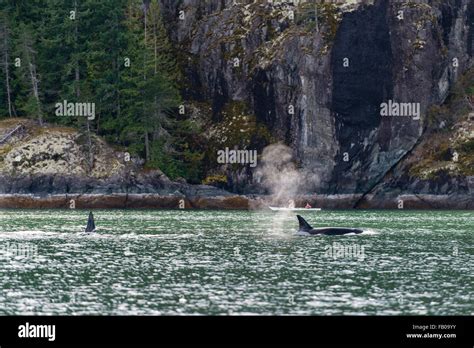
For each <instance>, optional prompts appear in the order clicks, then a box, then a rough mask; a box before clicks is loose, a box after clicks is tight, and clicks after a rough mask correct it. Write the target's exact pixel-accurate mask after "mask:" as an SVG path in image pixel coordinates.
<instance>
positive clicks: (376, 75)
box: [331, 2, 393, 192]
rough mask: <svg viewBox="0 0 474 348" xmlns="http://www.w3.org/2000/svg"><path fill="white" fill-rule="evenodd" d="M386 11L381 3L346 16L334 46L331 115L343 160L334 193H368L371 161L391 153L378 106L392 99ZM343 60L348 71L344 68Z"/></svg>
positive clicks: (337, 168) (336, 169) (335, 177)
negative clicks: (387, 152) (380, 154)
mask: <svg viewBox="0 0 474 348" xmlns="http://www.w3.org/2000/svg"><path fill="white" fill-rule="evenodd" d="M387 12H388V6H387V4H386V2H379V3H378V4H376V5H375V6H369V7H366V8H363V9H361V10H359V11H355V12H352V13H348V14H346V15H345V16H344V18H343V21H342V23H341V25H340V27H339V31H338V33H337V36H336V40H335V42H334V49H333V50H332V59H331V64H332V68H333V71H332V76H333V81H334V82H333V92H332V111H333V113H334V116H335V119H336V129H337V132H336V138H337V142H338V143H339V146H340V148H339V153H338V156H339V158H340V159H341V160H338V161H337V164H336V166H335V167H334V171H333V180H332V182H333V185H332V191H335V192H337V191H341V190H342V191H352V192H361V191H362V192H364V191H365V190H366V189H367V188H368V186H370V184H371V182H372V181H373V180H374V179H376V176H377V173H373V172H371V171H370V166H371V164H372V163H371V162H372V161H371V157H372V156H374V154H375V152H376V151H377V150H379V149H380V151H384V152H386V151H387V150H389V143H390V141H389V136H390V134H389V133H388V132H387V133H386V134H383V129H381V132H379V128H380V125H381V122H382V120H381V116H380V105H381V104H382V103H383V102H385V101H387V100H389V99H392V98H393V74H392V69H393V62H392V56H393V53H392V47H391V44H390V43H391V41H390V33H389V31H390V28H389V22H388V18H387V17H388V15H389V13H387ZM344 59H346V60H347V61H346V62H347V65H349V66H347V65H346V66H344ZM380 134H382V136H380V137H377V135H380ZM377 138H378V139H377ZM344 154H345V156H346V158H347V161H344ZM375 155H376V154H375ZM379 172H380V171H379ZM355 176H357V177H358V178H359V180H354V177H355ZM360 179H362V180H360Z"/></svg>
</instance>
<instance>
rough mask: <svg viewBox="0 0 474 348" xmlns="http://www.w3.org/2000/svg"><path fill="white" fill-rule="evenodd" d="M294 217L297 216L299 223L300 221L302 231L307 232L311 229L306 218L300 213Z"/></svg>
mask: <svg viewBox="0 0 474 348" xmlns="http://www.w3.org/2000/svg"><path fill="white" fill-rule="evenodd" d="M296 217H297V218H298V221H299V223H300V231H302V232H309V231H311V230H312V229H313V228H312V227H311V225H310V224H308V223H307V222H306V220H305V219H303V218H302V217H301V216H300V215H297V216H296Z"/></svg>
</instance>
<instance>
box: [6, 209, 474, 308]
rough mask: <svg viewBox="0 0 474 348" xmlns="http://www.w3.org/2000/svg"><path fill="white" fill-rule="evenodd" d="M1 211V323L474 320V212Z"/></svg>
mask: <svg viewBox="0 0 474 348" xmlns="http://www.w3.org/2000/svg"><path fill="white" fill-rule="evenodd" d="M94 214H95V217H96V225H97V232H96V233H91V234H86V233H84V232H82V231H83V230H84V227H85V225H86V222H87V216H88V212H87V211H81V210H64V211H58V210H0V264H1V267H0V314H1V315H97V314H98V315H474V212H472V211H403V210H398V211H321V212H307V213H305V214H303V216H304V217H305V218H306V219H307V220H308V222H309V223H310V224H312V225H313V226H314V227H320V226H346V227H357V228H362V229H363V230H364V231H365V232H364V233H363V234H361V235H346V236H338V237H330V236H313V237H302V236H296V235H295V232H296V230H297V226H298V224H297V221H296V218H295V214H293V213H288V214H285V213H279V214H276V213H272V212H242V211H190V210H189V211H188V210H186V211H150V210H148V211H125V210H124V211H121V210H98V211H95V212H94Z"/></svg>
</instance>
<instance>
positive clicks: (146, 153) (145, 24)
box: [143, 3, 150, 162]
mask: <svg viewBox="0 0 474 348" xmlns="http://www.w3.org/2000/svg"><path fill="white" fill-rule="evenodd" d="M143 5H144V6H143V8H144V14H145V16H144V19H145V21H144V30H145V38H144V40H145V42H144V50H143V80H144V81H146V56H147V54H146V47H147V17H148V8H147V4H146V3H144V4H143ZM143 116H144V118H145V119H146V118H147V117H146V107H145V96H143ZM147 123H148V122H146V123H145V132H144V133H145V134H144V135H145V160H146V161H147V162H148V161H149V160H150V142H149V135H148V128H147V127H148V124H147Z"/></svg>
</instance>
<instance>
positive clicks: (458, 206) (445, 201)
mask: <svg viewBox="0 0 474 348" xmlns="http://www.w3.org/2000/svg"><path fill="white" fill-rule="evenodd" d="M307 202H308V203H310V204H311V205H312V206H313V207H318V208H322V209H323V210H324V209H328V210H333V209H335V210H337V209H388V210H390V209H392V210H445V209H453V210H472V209H474V201H473V200H472V197H471V196H470V195H457V196H453V195H427V194H421V195H415V194H406V195H401V196H393V195H392V196H384V197H377V196H375V195H366V196H363V195H362V194H338V195H301V196H297V197H295V205H296V207H304V205H305V204H306V203H307ZM272 204H274V201H272V198H271V196H266V195H235V194H231V193H227V195H211V196H210V195H200V196H184V195H182V194H178V193H176V194H168V195H163V194H146V193H144V194H126V193H116V194H47V195H33V194H0V209H71V205H73V207H74V209H176V210H188V209H201V210H269V209H268V207H269V206H270V205H272ZM280 206H284V205H280Z"/></svg>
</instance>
